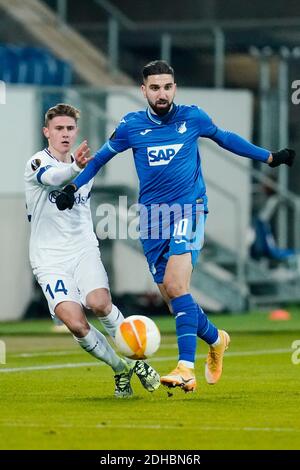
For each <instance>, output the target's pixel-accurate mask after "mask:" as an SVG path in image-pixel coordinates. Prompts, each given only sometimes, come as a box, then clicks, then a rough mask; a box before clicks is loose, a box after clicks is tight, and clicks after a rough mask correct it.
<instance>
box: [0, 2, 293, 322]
mask: <svg viewBox="0 0 300 470" xmlns="http://www.w3.org/2000/svg"><path fill="white" fill-rule="evenodd" d="M298 10H299V11H298ZM299 15H300V5H299V4H298V3H297V2H289V3H288V4H286V2H284V1H281V0H276V1H275V2H274V1H272V2H271V1H270V2H269V1H268V0H264V1H253V2H251V4H250V3H249V4H248V5H244V6H243V9H240V8H239V2H238V1H237V0H231V1H230V2H226V8H224V2H222V1H221V0H219V1H218V0H214V1H211V0H207V1H201V2H200V1H196V0H187V1H186V2H175V3H174V2H171V1H166V2H164V4H163V5H161V4H160V2H158V1H157V0H153V1H152V2H139V1H134V0H130V1H128V2H122V1H121V0H114V1H107V0H89V1H87V2H85V3H84V4H83V2H81V1H72V2H71V1H68V0H48V1H39V0H25V1H20V0H12V1H10V2H6V1H5V0H0V79H1V80H2V82H4V83H5V84H6V104H1V105H0V119H1V129H0V132H1V147H2V159H3V169H2V172H1V175H2V176H1V188H0V205H1V214H2V224H1V226H2V230H1V239H0V240H1V243H0V247H1V248H0V249H1V260H2V262H1V292H2V293H1V307H0V320H14V319H20V318H22V317H23V316H24V315H26V316H31V317H34V316H39V315H42V313H44V314H46V313H45V312H46V309H45V305H42V304H43V300H42V297H41V295H40V293H39V290H38V289H37V288H36V286H35V285H34V283H33V280H32V275H31V270H30V267H29V263H28V258H27V245H28V232H29V226H28V223H27V221H26V218H25V210H24V194H23V170H24V164H25V162H26V161H27V159H28V158H29V157H30V156H31V155H32V154H34V153H35V152H36V151H37V150H38V149H40V148H42V147H43V145H44V144H45V142H44V141H43V139H42V135H41V126H42V119H43V114H44V112H45V110H46V109H47V108H48V107H49V106H51V105H54V104H55V103H57V102H61V101H66V102H70V103H72V104H73V105H75V106H77V107H78V108H80V109H81V111H82V118H81V122H80V128H81V137H84V138H88V140H89V143H90V146H91V148H92V150H93V151H94V150H96V149H97V148H98V147H99V146H100V145H101V144H102V142H103V141H104V139H105V138H106V137H107V136H109V135H110V133H111V132H112V130H113V128H114V127H115V125H116V123H117V122H118V120H119V119H120V117H121V116H122V115H123V114H124V113H126V112H128V111H131V110H135V109H138V108H140V107H144V105H145V103H144V101H143V100H142V98H141V95H140V92H139V89H138V86H137V85H139V83H140V77H139V73H140V69H141V67H142V66H143V64H145V63H146V62H147V61H149V60H151V59H153V58H164V59H167V60H168V61H170V62H171V63H172V65H173V66H174V67H175V71H176V80H177V83H178V85H179V91H178V96H177V101H178V102H184V103H195V104H198V105H200V106H202V107H203V108H204V109H205V110H206V111H207V112H208V113H209V114H210V115H211V116H212V117H213V118H214V120H215V121H216V123H218V125H220V126H221V127H223V128H227V129H230V130H233V131H235V132H237V133H239V134H241V135H243V136H244V137H246V138H248V139H250V140H252V141H254V143H256V144H258V145H261V146H264V147H267V148H269V149H273V150H276V149H278V148H281V147H284V146H287V145H288V146H290V147H292V148H295V149H296V150H297V151H298V153H299V147H300V141H299V132H297V130H298V120H299V119H298V112H299V111H298V107H297V105H295V104H293V103H292V94H293V93H295V92H296V91H297V90H295V89H294V88H292V86H293V85H292V84H293V82H294V81H295V80H297V79H298V78H299V77H300V46H299V41H300V19H298V17H299V18H300V16H299ZM294 86H295V85H294ZM296 88H297V87H296ZM128 153H129V152H128ZM202 155H203V167H204V173H205V176H206V180H207V185H208V195H209V207H210V216H209V219H208V223H207V231H206V233H207V239H206V245H205V249H204V251H203V256H202V259H201V263H199V264H198V267H197V269H196V270H195V273H194V276H193V292H194V295H195V296H196V297H197V298H198V299H199V301H200V302H201V303H202V304H203V305H204V307H205V308H206V309H207V311H211V312H234V311H247V310H249V309H251V308H256V307H268V306H271V305H276V306H278V305H283V304H286V303H297V302H299V301H300V267H299V260H298V254H297V253H298V250H299V248H300V230H299V227H300V204H299V201H300V196H299V183H298V177H297V173H298V170H299V166H300V163H299V161H298V160H296V163H295V167H294V168H293V170H292V171H289V170H288V169H287V168H285V167H280V169H279V170H278V171H277V170H276V171H274V170H271V169H269V168H268V167H266V166H265V165H263V164H260V163H253V162H251V161H250V160H248V159H242V158H236V157H234V156H232V155H226V151H224V150H222V149H220V148H218V147H217V146H216V145H215V144H213V143H211V142H205V141H203V142H202ZM125 175H126V176H125ZM120 194H121V195H127V196H128V203H129V204H130V203H133V202H135V200H136V194H137V179H136V176H135V170H134V167H133V162H132V159H131V157H130V156H129V155H126V156H122V157H118V158H116V159H114V160H113V161H112V162H111V163H110V164H109V165H107V167H106V168H105V169H104V171H103V172H102V173H101V174H100V175H98V176H97V179H96V184H95V191H94V198H93V215H94V220H95V226H96V225H97V222H98V221H99V218H98V220H97V212H96V209H97V206H98V204H99V203H100V202H103V201H104V202H112V203H114V204H116V206H117V207H118V201H119V200H118V196H119V195H120ZM101 250H102V254H103V258H104V262H105V264H106V266H107V269H108V272H109V275H110V279H111V287H112V292H113V294H114V295H115V297H116V298H117V299H119V302H120V303H121V306H122V307H123V308H125V309H128V311H132V309H139V308H140V309H142V310H143V311H144V312H147V311H148V312H152V313H156V312H160V311H161V309H163V305H162V303H161V300H160V298H159V296H158V295H157V291H156V288H155V286H154V285H153V283H152V279H151V277H150V274H149V273H148V269H147V266H146V263H145V261H144V258H143V255H142V254H141V252H140V250H139V244H138V242H136V244H135V243H132V242H130V241H126V240H117V241H112V240H106V241H103V242H102V243H101ZM133 267H134V268H133ZM12 290H13V292H14V295H13V296H12Z"/></svg>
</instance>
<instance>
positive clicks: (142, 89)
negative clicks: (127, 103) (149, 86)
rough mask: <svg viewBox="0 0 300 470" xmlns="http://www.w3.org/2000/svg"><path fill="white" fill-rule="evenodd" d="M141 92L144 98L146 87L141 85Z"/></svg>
mask: <svg viewBox="0 0 300 470" xmlns="http://www.w3.org/2000/svg"><path fill="white" fill-rule="evenodd" d="M141 91H142V94H143V95H144V97H145V98H146V87H145V85H144V84H143V83H142V85H141Z"/></svg>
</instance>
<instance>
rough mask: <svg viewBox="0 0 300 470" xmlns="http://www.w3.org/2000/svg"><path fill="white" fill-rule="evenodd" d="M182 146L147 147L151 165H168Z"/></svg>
mask: <svg viewBox="0 0 300 470" xmlns="http://www.w3.org/2000/svg"><path fill="white" fill-rule="evenodd" d="M182 146H183V144H170V145H162V146H160V147H147V154H148V160H149V165H150V166H157V165H168V164H169V163H170V161H171V160H173V158H174V157H175V155H176V154H177V153H178V152H179V150H180V149H181V147H182Z"/></svg>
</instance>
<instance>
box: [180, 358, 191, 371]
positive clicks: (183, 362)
mask: <svg viewBox="0 0 300 470" xmlns="http://www.w3.org/2000/svg"><path fill="white" fill-rule="evenodd" d="M178 364H182V365H183V366H185V367H188V368H189V369H194V367H195V364H194V362H190V361H181V360H180V361H178Z"/></svg>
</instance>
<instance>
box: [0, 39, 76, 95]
mask: <svg viewBox="0 0 300 470" xmlns="http://www.w3.org/2000/svg"><path fill="white" fill-rule="evenodd" d="M0 64H1V68H0V80H3V81H5V82H7V83H26V84H32V85H54V86H66V85H70V83H71V82H72V67H71V65H70V64H69V63H68V62H65V61H63V60H60V59H57V58H56V57H54V56H53V55H52V54H51V53H50V52H49V51H48V50H47V49H43V48H40V47H32V46H14V45H9V44H8V45H3V44H2V45H0Z"/></svg>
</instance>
